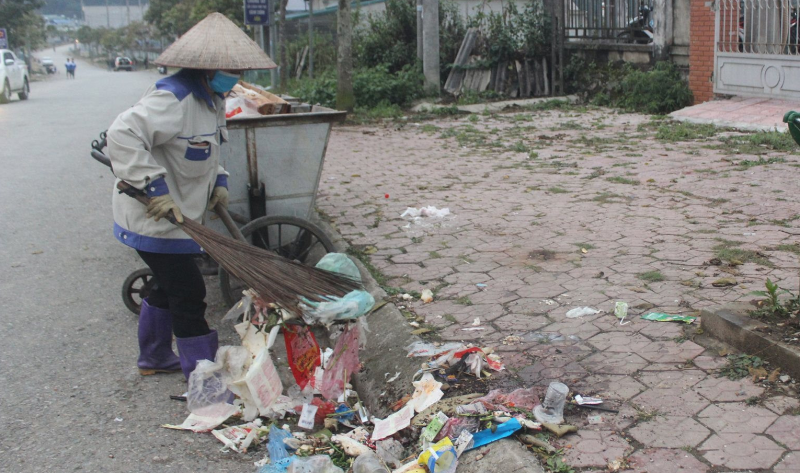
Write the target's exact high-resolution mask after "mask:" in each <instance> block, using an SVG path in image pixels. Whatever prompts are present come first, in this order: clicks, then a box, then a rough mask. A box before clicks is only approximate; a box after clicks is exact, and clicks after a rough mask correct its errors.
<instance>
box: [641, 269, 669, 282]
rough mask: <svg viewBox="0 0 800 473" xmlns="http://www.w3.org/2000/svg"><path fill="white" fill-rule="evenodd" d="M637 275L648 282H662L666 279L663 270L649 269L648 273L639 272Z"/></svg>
mask: <svg viewBox="0 0 800 473" xmlns="http://www.w3.org/2000/svg"><path fill="white" fill-rule="evenodd" d="M636 277H637V278H639V279H641V280H642V281H646V282H661V281H663V280H664V279H666V278H665V277H664V275H663V274H661V271H647V272H646V273H639V274H637V275H636Z"/></svg>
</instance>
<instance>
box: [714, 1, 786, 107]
mask: <svg viewBox="0 0 800 473" xmlns="http://www.w3.org/2000/svg"><path fill="white" fill-rule="evenodd" d="M799 1H800V0H716V22H715V32H714V33H715V48H714V92H715V93H719V94H733V95H752V96H766V97H787V98H800V44H798V24H797V19H798V10H799V9H800V3H798V2H799Z"/></svg>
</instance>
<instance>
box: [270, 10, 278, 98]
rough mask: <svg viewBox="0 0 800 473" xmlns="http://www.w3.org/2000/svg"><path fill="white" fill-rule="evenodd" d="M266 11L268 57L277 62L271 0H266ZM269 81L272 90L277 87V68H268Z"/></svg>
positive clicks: (273, 13)
mask: <svg viewBox="0 0 800 473" xmlns="http://www.w3.org/2000/svg"><path fill="white" fill-rule="evenodd" d="M278 1H280V0H278ZM267 11H269V35H268V36H269V57H271V58H272V60H273V61H275V62H276V63H277V62H278V61H277V57H276V56H275V8H273V5H272V0H267ZM269 83H270V84H271V85H272V90H273V92H274V91H275V90H276V89H277V87H278V69H277V68H272V69H270V70H269Z"/></svg>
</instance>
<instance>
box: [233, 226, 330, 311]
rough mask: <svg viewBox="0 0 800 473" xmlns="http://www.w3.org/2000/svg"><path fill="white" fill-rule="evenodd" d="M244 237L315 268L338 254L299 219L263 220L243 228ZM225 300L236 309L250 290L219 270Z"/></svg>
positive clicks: (319, 233) (320, 233) (317, 231)
mask: <svg viewBox="0 0 800 473" xmlns="http://www.w3.org/2000/svg"><path fill="white" fill-rule="evenodd" d="M241 230H242V235H244V237H245V238H247V239H248V241H250V243H251V244H253V245H255V246H258V247H259V248H264V249H268V250H270V251H273V252H275V253H277V254H279V255H281V256H283V257H284V258H288V259H290V260H296V261H299V262H301V263H303V264H306V265H309V266H314V265H315V264H317V263H318V262H319V260H321V259H322V257H323V256H325V255H326V254H328V253H330V252H331V251H333V250H334V248H333V242H332V241H331V239H330V238H328V235H326V234H325V232H323V231H322V229H321V228H319V227H318V226H316V225H314V224H313V223H311V222H309V221H307V220H304V219H302V218H297V217H281V216H275V217H261V218H257V219H255V220H253V221H252V222H250V223H248V224H247V225H245V226H244V227H242V229H241ZM219 287H220V289H221V290H222V299H223V300H224V301H225V303H226V304H227V305H228V307H230V306H232V305H233V304H235V303H236V302H238V301H239V299H241V298H242V291H243V290H245V289H247V288H246V286H245V284H244V283H243V282H241V281H240V280H239V279H237V278H235V277H233V276H231V275H229V274H228V272H227V271H225V270H224V269H222V268H219Z"/></svg>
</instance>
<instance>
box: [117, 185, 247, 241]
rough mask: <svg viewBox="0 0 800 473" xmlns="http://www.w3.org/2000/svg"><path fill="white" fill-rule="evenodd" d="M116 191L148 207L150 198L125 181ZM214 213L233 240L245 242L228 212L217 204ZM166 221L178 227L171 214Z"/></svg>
mask: <svg viewBox="0 0 800 473" xmlns="http://www.w3.org/2000/svg"><path fill="white" fill-rule="evenodd" d="M117 189H119V191H120V192H122V193H123V194H127V195H128V196H130V197H133V198H134V199H136V200H138V201H139V202H141V203H142V204H144V205H150V198H149V197H147V194H145V193H144V191H141V190H139V189H137V188H135V187H133V186H132V185H130V184H128V183H127V182H125V181H119V183H118V184H117ZM214 212H216V213H217V215H219V218H220V220H222V223H223V224H225V227H226V228H227V229H228V231H229V232H230V233H231V235H232V236H233V237H234V238H235V239H237V240H239V241H244V242H246V241H247V240H246V239H245V237H244V235H242V232H241V231H240V230H239V227H237V226H236V223H234V221H233V218H232V217H231V214H230V213H229V212H228V209H226V208H225V207H224V206H223V205H222V204H217V205H216V207H214ZM167 219H169V221H170V222H172V223H174V224H175V225H180V224H179V223H177V222H176V221H175V217H174V216H173V215H172V212H170V215H169V216H168V217H167ZM237 220H238V219H237Z"/></svg>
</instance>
